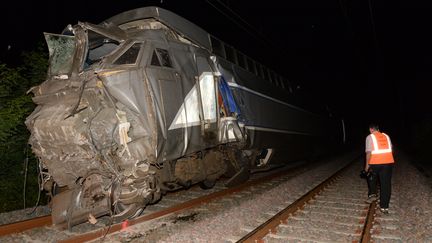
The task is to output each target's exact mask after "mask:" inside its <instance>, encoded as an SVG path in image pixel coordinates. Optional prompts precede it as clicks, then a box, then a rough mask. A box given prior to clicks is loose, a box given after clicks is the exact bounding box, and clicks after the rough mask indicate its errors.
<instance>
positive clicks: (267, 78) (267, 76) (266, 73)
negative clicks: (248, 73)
mask: <svg viewBox="0 0 432 243" xmlns="http://www.w3.org/2000/svg"><path fill="white" fill-rule="evenodd" d="M263 74H264V79H265V80H267V81H271V80H270V77H269V73H268V69H267V68H266V67H264V66H263Z"/></svg>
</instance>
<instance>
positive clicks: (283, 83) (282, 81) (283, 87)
mask: <svg viewBox="0 0 432 243" xmlns="http://www.w3.org/2000/svg"><path fill="white" fill-rule="evenodd" d="M279 83H280V85H281V87H282V89H285V82H284V80H283V78H282V77H281V76H279Z"/></svg>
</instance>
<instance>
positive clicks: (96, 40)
mask: <svg viewBox="0 0 432 243" xmlns="http://www.w3.org/2000/svg"><path fill="white" fill-rule="evenodd" d="M88 41H89V43H88V53H87V59H86V61H85V67H88V66H90V65H91V64H93V63H95V62H97V61H100V60H101V59H102V58H103V57H105V56H107V55H108V54H110V53H111V52H113V51H114V50H115V49H117V47H118V46H119V44H120V43H119V42H118V41H116V40H113V39H111V38H109V37H107V36H104V35H101V34H99V33H96V32H94V31H90V30H89V31H88Z"/></svg>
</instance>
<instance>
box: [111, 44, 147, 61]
mask: <svg viewBox="0 0 432 243" xmlns="http://www.w3.org/2000/svg"><path fill="white" fill-rule="evenodd" d="M140 49H141V43H135V44H133V45H132V46H131V47H130V48H129V49H128V50H127V51H125V52H124V53H123V54H122V55H121V56H120V57H119V58H117V60H116V61H115V62H114V64H117V65H122V64H135V63H136V60H137V58H138V53H139V51H140Z"/></svg>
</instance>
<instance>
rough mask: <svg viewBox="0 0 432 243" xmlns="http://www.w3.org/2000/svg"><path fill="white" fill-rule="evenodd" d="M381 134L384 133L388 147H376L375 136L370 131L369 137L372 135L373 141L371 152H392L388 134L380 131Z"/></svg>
mask: <svg viewBox="0 0 432 243" xmlns="http://www.w3.org/2000/svg"><path fill="white" fill-rule="evenodd" d="M382 135H384V136H385V137H386V138H387V145H388V148H387V149H380V148H379V147H378V141H377V139H376V137H375V134H373V133H372V134H371V137H372V142H373V150H372V151H371V154H384V153H391V152H392V149H391V143H390V138H389V136H388V135H387V134H385V133H382Z"/></svg>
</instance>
